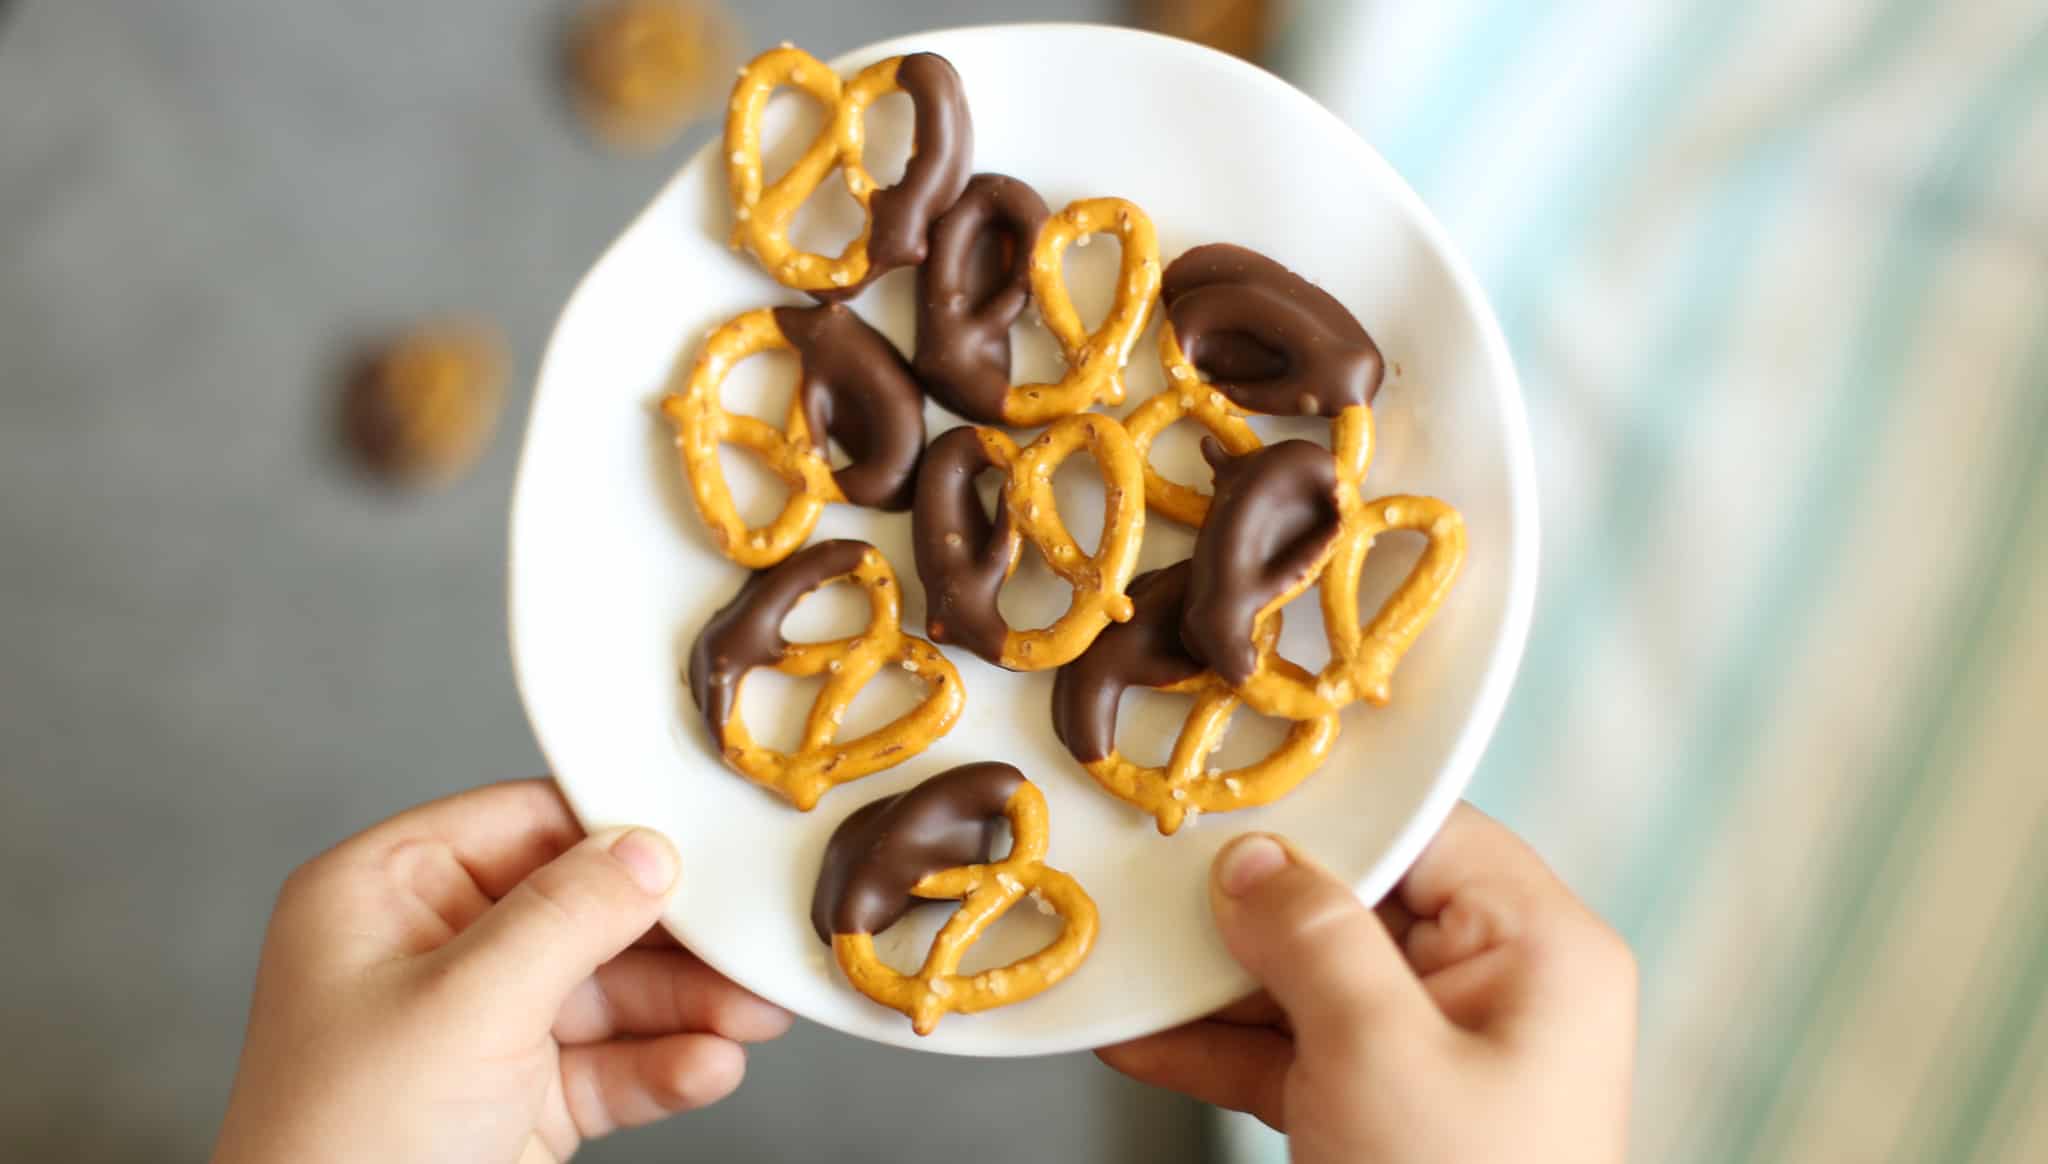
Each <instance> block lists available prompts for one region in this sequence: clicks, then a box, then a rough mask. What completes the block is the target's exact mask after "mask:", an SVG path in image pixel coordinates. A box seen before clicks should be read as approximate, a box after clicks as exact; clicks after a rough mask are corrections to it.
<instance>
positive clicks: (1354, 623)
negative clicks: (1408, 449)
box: [1180, 409, 1465, 720]
mask: <svg viewBox="0 0 2048 1164" xmlns="http://www.w3.org/2000/svg"><path fill="white" fill-rule="evenodd" d="M1360 411H1361V414H1362V416H1363V418H1364V419H1363V424H1362V425H1361V426H1358V427H1355V428H1353V427H1346V426H1339V428H1338V430H1337V436H1338V448H1337V449H1336V450H1335V451H1334V452H1332V451H1331V450H1329V449H1325V448H1323V447H1322V446H1321V445H1317V444H1314V443H1313V442H1310V441H1299V440H1295V441H1279V442H1277V443H1275V444H1272V445H1268V446H1266V447H1264V448H1262V449H1259V450H1257V451H1255V452H1251V453H1246V454H1243V455H1240V456H1233V455H1231V454H1230V453H1229V452H1228V451H1227V450H1225V449H1224V448H1223V447H1222V445H1220V444H1219V443H1218V442H1217V441H1215V440H1214V439H1213V438H1205V439H1204V440H1203V442H1202V455H1203V456H1204V457H1206V458H1207V459H1208V461H1209V463H1210V465H1211V466H1212V467H1213V468H1214V470H1215V478H1216V480H1215V497H1214V500H1213V501H1212V502H1211V504H1210V506H1209V515H1208V520H1207V521H1206V522H1205V523H1204V524H1203V525H1202V528H1201V532H1200V533H1198V534H1197V535H1196V537H1195V550H1194V556H1193V558H1192V561H1193V564H1194V565H1193V570H1194V574H1193V577H1192V578H1191V579H1190V580H1189V583H1188V592H1187V602H1186V605H1185V607H1184V608H1183V610H1182V612H1181V623H1180V636H1181V641H1182V643H1184V644H1185V645H1186V646H1187V648H1188V651H1189V652H1190V653H1191V654H1193V655H1194V656H1195V657H1196V658H1198V659H1200V660H1201V661H1202V662H1203V663H1205V664H1207V665H1208V667H1209V668H1210V669H1211V670H1213V671H1214V672H1216V674H1217V675H1218V676H1220V677H1221V678H1222V680H1223V681H1224V682H1225V683H1227V684H1228V685H1229V686H1230V688H1231V690H1232V691H1234V692H1235V693H1236V694H1237V695H1238V696H1239V697H1240V698H1242V699H1243V700H1244V701H1245V703H1246V704H1248V705H1250V706H1251V707H1252V708H1253V709H1254V710H1257V711H1259V712H1261V713H1263V714H1266V715H1274V716H1280V717H1282V718H1284V719H1293V720H1308V719H1314V718H1316V717H1318V716H1323V715H1327V714H1329V713H1331V712H1333V711H1335V710H1337V709H1338V708H1341V707H1343V706H1344V705H1345V704H1347V703H1350V702H1352V701H1354V700H1357V699H1365V700H1367V701H1369V702H1371V703H1375V704H1385V703H1386V702H1387V700H1388V698H1389V695H1390V691H1389V685H1390V683H1391V680H1392V677H1393V672H1394V668H1395V667H1396V666H1398V665H1399V663H1400V661H1401V657H1402V656H1403V655H1404V654H1406V653H1407V651H1408V648H1409V647H1410V646H1412V645H1414V642H1415V639H1416V636H1418V635H1420V634H1421V633H1422V631H1423V628H1424V627H1426V626H1428V625H1429V621H1430V619H1431V618H1432V617H1434V616H1435V614H1436V611H1437V608H1438V607H1439V606H1441V605H1442V604H1443V600H1444V597H1445V596H1446V595H1448V594H1449V593H1450V588H1451V584H1452V583H1453V582H1454V581H1456V579H1457V576H1458V569H1459V567H1460V566H1461V565H1462V564H1463V562H1464V559H1465V521H1464V518H1463V517H1461V516H1460V515H1459V513H1458V511H1457V510H1456V509H1453V508H1452V507H1451V506H1449V505H1446V504H1445V503H1444V502H1442V501H1439V500H1437V499H1436V498H1433V497H1414V496H1407V495H1396V496H1391V497H1382V498H1379V499H1377V500H1373V501H1366V500H1363V499H1361V498H1360V496H1359V492H1358V488H1359V480H1358V478H1357V476H1354V475H1353V473H1352V472H1351V471H1350V466H1352V465H1354V464H1355V465H1359V466H1361V467H1363V466H1365V465H1368V464H1369V463H1370V461H1371V459H1372V453H1371V445H1372V424H1371V414H1370V411H1369V410H1365V409H1361V410H1360ZM1347 442H1362V443H1363V446H1364V447H1363V448H1362V449H1361V448H1358V447H1356V446H1355V445H1352V444H1348V443H1347ZM1394 529H1405V530H1412V531H1414V532H1417V533H1420V534H1422V535H1423V536H1424V537H1426V538H1428V540H1429V545H1428V547H1427V548H1426V549H1425V550H1424V551H1423V554H1422V557H1421V558H1420V559H1418V560H1417V562H1416V564H1415V566H1414V568H1413V569H1411V570H1410V571H1409V574H1408V577H1407V578H1406V579H1404V580H1403V581H1402V583H1401V585H1400V587H1399V588H1397V589H1396V590H1395V591H1394V594H1393V596H1392V597H1391V598H1389V599H1387V601H1386V603H1385V604H1384V605H1382V606H1381V608H1380V610H1379V612H1378V613H1377V614H1376V615H1374V616H1373V619H1372V621H1371V622H1370V623H1369V624H1367V625H1366V626H1364V627H1363V628H1361V627H1360V626H1359V617H1358V582H1359V576H1360V573H1361V571H1362V570H1363V568H1364V566H1365V559H1366V555H1367V554H1368V553H1370V552H1371V550H1372V547H1373V544H1374V542H1375V541H1376V540H1377V538H1378V537H1379V535H1380V534H1382V533H1385V532H1386V531H1388V530H1394ZM1310 586H1316V587H1318V588H1319V590H1320V595H1321V602H1322V612H1323V633H1324V635H1325V637H1326V638H1327V639H1328V641H1329V645H1330V661H1329V663H1327V664H1326V665H1325V666H1324V667H1323V669H1322V670H1321V671H1320V672H1319V673H1317V674H1315V675H1313V676H1311V675H1307V674H1306V673H1304V672H1302V671H1301V670H1300V669H1299V668H1290V667H1286V666H1282V664H1283V663H1284V662H1285V660H1283V659H1281V658H1280V656H1279V654H1278V650H1277V646H1276V644H1277V641H1278V638H1279V635H1278V632H1277V627H1276V625H1275V624H1276V623H1277V620H1278V619H1279V617H1280V608H1281V607H1283V606H1285V605H1286V604H1287V603H1288V602H1289V601H1290V600H1292V599H1293V598H1294V597H1295V596H1296V595H1298V594H1300V593H1302V592H1303V591H1305V590H1307V589H1308V588H1309V587H1310Z"/></svg>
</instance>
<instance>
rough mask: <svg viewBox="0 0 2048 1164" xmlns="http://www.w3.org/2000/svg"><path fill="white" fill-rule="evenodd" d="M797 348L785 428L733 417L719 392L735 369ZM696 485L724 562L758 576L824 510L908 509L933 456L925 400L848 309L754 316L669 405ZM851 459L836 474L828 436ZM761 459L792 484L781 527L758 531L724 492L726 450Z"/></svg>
mask: <svg viewBox="0 0 2048 1164" xmlns="http://www.w3.org/2000/svg"><path fill="white" fill-rule="evenodd" d="M780 349H794V350H795V351H796V353H797V355H798V358H799V361H800V363H801V365H802V371H801V373H800V375H799V379H798V384H797V391H796V393H795V394H794V396H793V398H792V399H791V402H790V406H789V416H788V419H787V420H786V422H785V423H784V425H783V427H782V428H780V429H778V428H776V427H775V426H774V425H771V424H769V423H768V422H767V421H765V420H761V419H760V418H758V417H753V416H748V415H746V414H744V413H733V412H727V411H726V410H725V408H724V406H723V405H722V404H721V403H720V402H719V390H720V388H721V387H722V386H723V385H724V383H725V379H726V377H727V376H728V375H730V374H731V372H732V369H733V368H734V366H736V365H737V364H739V362H740V361H742V360H744V359H746V358H747V357H749V356H752V355H755V354H757V353H759V352H764V351H775V350H780ZM661 407H662V411H663V412H664V413H665V414H666V415H667V416H668V418H669V419H670V420H671V421H672V422H674V424H675V426H676V444H677V446H678V448H680V449H681V451H682V458H683V468H684V470H685V471H686V472H687V473H688V474H689V478H690V496H691V498H692V500H694V501H695V502H696V505H697V513H698V514H699V516H701V517H702V518H703V519H704V524H705V525H706V526H708V527H709V528H710V530H711V537H712V540H713V541H715V542H717V544H718V548H719V550H720V551H722V552H723V553H724V554H725V556H726V557H729V558H731V559H732V560H733V561H735V562H738V563H739V564H740V565H742V566H746V567H748V568H750V569H759V568H761V567H764V566H772V565H774V564H775V563H777V562H780V561H782V560H783V559H784V558H786V557H788V556H789V555H790V554H791V553H792V552H793V551H794V550H795V549H796V548H797V547H798V546H800V545H802V544H803V542H804V539H805V538H808V537H810V536H811V531H812V530H813V529H815V528H816V527H817V524H818V515H819V513H820V511H822V510H823V509H824V507H825V506H826V505H827V504H831V503H835V502H846V503H851V504H854V505H865V506H870V507H873V508H876V509H885V510H902V509H907V508H909V505H910V502H911V497H912V487H913V485H914V484H915V480H916V474H917V463H918V460H919V459H920V458H921V457H922V456H923V455H924V397H923V394H922V393H921V392H920V391H919V390H918V387H917V381H916V380H915V379H914V378H913V377H912V375H911V372H910V367H909V365H908V364H907V363H906V362H905V361H904V359H903V356H902V354H901V353H899V352H897V350H896V348H895V345H893V344H891V343H890V342H889V340H888V338H887V337H885V336H883V335H882V334H881V333H880V332H878V331H876V330H874V329H873V328H871V327H869V326H868V325H867V324H865V323H863V322H861V320H860V317H859V316H857V315H855V314H853V312H851V311H849V310H847V309H846V308H845V307H843V306H839V305H836V304H834V305H830V306H823V307H775V308H767V307H763V308H757V309H755V310H753V311H749V312H746V313H745V314H743V315H740V316H739V317H738V318H736V319H733V320H731V321H730V322H728V323H726V324H725V325H724V326H722V327H720V328H718V329H717V330H716V331H713V332H712V333H711V335H710V337H709V338H708V339H706V340H705V341H704V348H703V350H702V352H700V353H699V355H698V357H697V360H696V363H695V364H694V365H693V366H692V367H691V369H690V372H689V375H688V377H687V379H685V380H684V381H683V383H682V385H681V386H680V387H679V388H676V389H675V390H673V391H671V392H670V393H669V395H668V396H667V397H666V398H664V399H663V400H662V403H661ZM827 437H830V438H832V439H834V440H837V441H838V442H839V444H840V447H841V448H843V449H845V450H847V452H848V455H849V456H850V457H851V458H852V463H850V464H848V465H847V466H846V467H845V468H842V469H839V470H837V471H836V472H835V471H834V470H833V469H832V467H831V465H830V464H829V463H828V462H827V460H826V438H827ZM728 442H729V443H731V444H735V445H738V446H740V447H741V448H744V449H746V450H748V451H749V452H751V453H753V454H754V455H755V456H756V457H758V458H759V459H760V460H761V463H762V464H763V465H764V466H766V467H767V469H768V470H769V471H770V472H772V473H774V474H775V475H776V476H777V477H779V478H781V479H782V481H783V483H784V484H786V485H788V486H789V499H788V500H787V501H785V502H784V503H783V506H782V510H781V512H780V513H778V514H777V515H776V516H775V518H774V520H772V521H770V522H769V523H768V524H767V525H764V526H761V527H759V528H756V529H749V528H748V527H747V523H746V521H745V519H743V518H742V517H741V516H740V513H739V508H738V506H737V505H736V504H735V503H734V501H733V496H732V488H731V486H729V485H728V484H726V480H725V469H724V467H723V466H722V465H721V464H720V463H719V459H718V446H719V445H721V444H725V443H728Z"/></svg>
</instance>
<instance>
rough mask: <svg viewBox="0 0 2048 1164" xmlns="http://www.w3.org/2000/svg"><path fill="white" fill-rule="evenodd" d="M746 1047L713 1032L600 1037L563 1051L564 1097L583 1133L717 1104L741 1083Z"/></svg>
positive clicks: (600, 1132)
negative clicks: (627, 1038) (628, 1038)
mask: <svg viewBox="0 0 2048 1164" xmlns="http://www.w3.org/2000/svg"><path fill="white" fill-rule="evenodd" d="M746 1072H747V1053H746V1052H745V1051H743V1050H741V1049H740V1046H739V1044H737V1043H733V1042H730V1041H728V1040H725V1039H721V1038H719V1037H718V1036H717V1035H698V1034H688V1035H669V1036H667V1037H665V1038H660V1039H648V1040H644V1041H629V1042H620V1043H598V1044H595V1045H593V1046H588V1047H568V1048H565V1049H564V1050H563V1051H562V1099H563V1101H564V1102H565V1103H566V1104H567V1105H568V1109H569V1118H570V1119H571V1120H572V1121H574V1123H575V1125H576V1130H577V1131H578V1132H579V1133H581V1134H582V1136H583V1138H585V1139H593V1138H595V1137H597V1136H603V1135H609V1134H610V1133H612V1132H614V1131H617V1130H618V1129H620V1128H633V1127H639V1126H640V1125H641V1124H649V1123H653V1122H654V1121H655V1120H658V1119H661V1118H663V1117H664V1116H671V1115H675V1114H676V1113H678V1112H685V1111H691V1110H694V1109H696V1108H700V1107H703V1106H705V1105H706V1104H712V1103H717V1102H718V1101H719V1100H721V1099H724V1098H725V1097H726V1096H728V1095H731V1094H732V1093H733V1090H734V1089H735V1088H737V1087H739V1085H740V1079H741V1078H742V1077H743V1076H745V1075H746Z"/></svg>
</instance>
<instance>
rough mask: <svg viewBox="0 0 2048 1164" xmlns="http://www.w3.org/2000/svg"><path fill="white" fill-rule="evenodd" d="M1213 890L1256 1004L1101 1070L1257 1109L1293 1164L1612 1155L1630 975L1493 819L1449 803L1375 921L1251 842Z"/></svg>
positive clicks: (1579, 1163)
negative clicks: (1280, 1134) (1282, 1139)
mask: <svg viewBox="0 0 2048 1164" xmlns="http://www.w3.org/2000/svg"><path fill="white" fill-rule="evenodd" d="M1209 897H1210V902H1211V905H1212V906H1213V908H1214V910H1215V913H1216V923H1217V926H1218V928H1219V929H1220V930H1221V931H1222V935H1223V940H1224V943H1225V945H1227V946H1228V947H1229V948H1230V952H1231V954H1232V956H1234V957H1235V958H1236V959H1237V960H1238V961H1239V962H1242V963H1243V964H1244V966H1245V968H1246V969H1248V970H1250V971H1251V972H1252V975H1253V976H1254V977H1255V978H1257V979H1258V980H1259V982H1260V984H1261V985H1263V986H1264V987H1265V990H1264V991H1263V992H1262V993H1260V994H1257V995H1254V996H1253V997H1251V998H1248V999H1246V1000H1244V1001H1242V1002H1240V1003H1237V1004H1236V1005H1233V1006H1231V1007H1228V1008H1226V1009H1225V1010H1223V1011H1222V1012H1220V1013H1219V1014H1217V1015H1215V1016H1212V1017H1211V1018H1209V1019H1207V1020H1204V1021H1202V1022H1197V1023H1193V1024H1191V1025H1189V1026H1185V1027H1181V1028H1179V1029H1177V1030H1172V1031H1166V1032H1164V1033H1161V1034H1158V1035H1153V1036H1152V1037H1150V1038H1146V1039H1139V1040H1138V1041H1136V1042H1133V1043H1126V1044H1123V1045H1121V1046H1116V1047H1105V1048H1103V1049H1102V1050H1101V1051H1100V1052H1098V1054H1100V1055H1101V1057H1102V1059H1103V1061H1104V1062H1106V1063H1108V1064H1109V1065H1110V1066H1112V1067H1115V1068H1117V1069H1118V1070H1120V1071H1123V1072H1124V1073H1126V1074H1128V1075H1131V1076H1134V1077H1136V1078H1138V1079H1141V1080H1144V1081H1146V1082H1148V1083H1155V1084H1158V1085H1160V1086H1163V1087H1170V1088H1173V1089H1174V1090H1176V1091H1181V1092H1185V1093H1186V1094H1188V1095H1191V1096H1194V1097H1195V1098H1197V1099H1203V1100H1207V1101H1209V1102H1211V1103H1215V1104H1220V1105H1222V1106H1224V1107H1229V1108H1234V1109H1236V1110H1238V1111H1246V1112H1251V1113H1252V1114H1254V1115H1256V1116H1258V1117H1259V1118H1260V1119H1262V1120H1264V1121H1266V1122H1267V1123H1268V1124H1271V1125H1272V1126H1273V1127H1275V1128H1277V1129H1279V1130H1281V1131H1284V1132H1286V1133H1287V1134H1288V1137H1289V1140H1290V1142H1291V1147H1292V1155H1293V1158H1294V1160H1295V1162H1296V1164H1303V1162H1318V1161H1344V1162H1346V1164H1350V1162H1355V1161H1371V1162H1372V1164H1408V1162H1411V1161H1412V1162H1415V1164H1423V1162H1428V1164H1436V1162H1437V1161H1443V1160H1456V1161H1460V1162H1461V1164H1494V1162H1504V1161H1515V1162H1516V1164H1550V1162H1563V1161H1571V1162H1572V1164H1584V1162H1616V1161H1620V1160H1621V1159H1622V1155H1623V1143H1624V1140H1625V1138H1626V1134H1627V1124H1628V1099H1629V1073H1630V1067H1631V1061H1632V1059H1633V1056H1634V1047H1635V1005H1636V978H1635V961H1634V959H1633V958H1632V957H1631V956H1630V955H1629V952H1628V947H1627V946H1626V945H1624V944H1623V943H1622V941H1621V939H1620V938H1619V937H1618V936H1617V935H1616V934H1615V933H1614V931H1612V930H1611V929H1609V928H1608V927H1607V926H1606V925H1605V924H1603V923H1602V922H1601V921H1600V919H1599V918H1597V917H1595V916H1594V915H1593V913H1592V912H1591V911H1590V910H1588V909H1587V908H1586V907H1585V906H1584V905H1582V904H1580V903H1579V901H1578V900H1577V899H1576V898H1575V897H1573V896H1572V894H1571V891H1570V890H1568V889H1566V888H1565V887H1564V885H1563V883H1561V882H1559V881H1558V880H1557V878H1556V877H1555V876H1554V875H1553V874H1552V873H1551V872H1550V870H1549V869H1547V868H1545V867H1544V865H1543V863H1542V861H1541V860H1539V859H1538V858H1537V856H1536V855H1535V854H1534V853H1533V852H1531V851H1530V850H1529V849H1528V847H1527V846H1525V845H1523V844H1522V842H1521V841H1519V840H1518V839H1516V838H1515V836H1514V835H1513V834H1512V833H1510V832H1508V831H1507V830H1506V829H1505V828H1503V827H1501V826H1500V825H1499V824H1497V823H1496V822H1494V821H1493V820H1491V819H1489V818H1487V817H1485V816H1483V815H1481V814H1480V813H1479V812H1478V811H1476V810H1474V809H1471V808H1468V807H1466V806H1464V805H1459V806H1458V809H1457V811H1456V812H1454V813H1453V814H1452V816H1451V819H1450V823H1449V824H1447V825H1446V826H1445V827H1444V831H1443V833H1442V835H1440V836H1439V837H1437V839H1436V841H1435V842H1434V843H1432V844H1431V846H1430V847H1429V850H1428V851H1427V852H1425V853H1424V854H1423V856H1422V859H1421V860H1420V861H1419V862H1417V864H1416V866H1415V868H1414V869H1413V870H1412V871H1411V872H1410V873H1409V874H1408V878H1407V880H1406V881H1404V882H1403V883H1402V885H1401V887H1400V888H1399V889H1398V890H1397V891H1396V892H1395V893H1394V895H1393V896H1392V897H1390V898H1389V899H1388V900H1387V902H1386V903H1384V904H1383V905H1382V906H1381V907H1380V913H1379V916H1377V917H1376V916H1375V915H1374V913H1373V911H1371V910H1368V909H1366V908H1365V906H1363V905H1361V904H1360V903H1359V901H1358V899H1357V897H1356V896H1355V895H1354V894H1353V893H1352V892H1351V890H1350V888H1349V887H1348V886H1346V885H1345V884H1344V883H1343V882H1341V881H1338V880H1337V879H1336V878H1335V877H1333V876H1331V875H1330V874H1329V873H1327V872H1325V871H1324V870H1323V869H1321V868H1319V867H1317V866H1315V865H1312V864H1309V863H1308V862H1307V861H1306V860H1304V859H1303V858H1301V857H1300V856H1298V855H1295V854H1293V853H1292V852H1291V851H1289V850H1287V849H1285V848H1283V847H1282V846H1281V845H1279V844H1276V843H1275V842H1274V841H1273V840H1272V839H1271V838H1267V837H1263V836H1256V835H1255V836H1248V837H1241V838H1239V839H1238V840H1236V841H1234V842H1233V843H1232V844H1231V845H1230V846H1229V847H1228V848H1226V849H1224V850H1223V852H1222V853H1221V854H1219V855H1218V856H1217V859H1216V868H1215V871H1214V876H1213V877H1212V878H1211V880H1210V886H1209Z"/></svg>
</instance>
